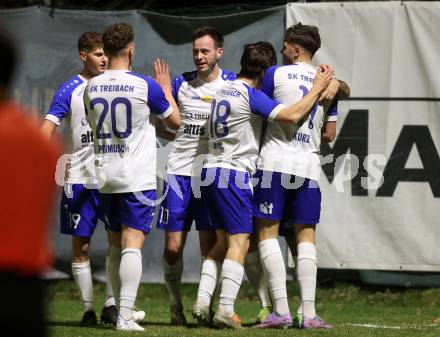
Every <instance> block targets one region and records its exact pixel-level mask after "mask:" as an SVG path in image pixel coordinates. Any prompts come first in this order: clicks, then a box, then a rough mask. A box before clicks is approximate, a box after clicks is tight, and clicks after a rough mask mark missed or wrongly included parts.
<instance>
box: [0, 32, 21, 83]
mask: <svg viewBox="0 0 440 337" xmlns="http://www.w3.org/2000/svg"><path fill="white" fill-rule="evenodd" d="M10 36H11V33H10V32H8V31H7V30H6V29H5V28H4V27H3V26H0V49H1V53H0V88H2V89H7V88H9V86H10V84H11V81H12V77H13V75H14V71H15V67H16V65H17V61H18V60H17V59H18V52H17V47H16V45H15V42H14V41H13V40H12V38H11V37H10Z"/></svg>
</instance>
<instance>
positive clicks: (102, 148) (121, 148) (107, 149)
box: [98, 144, 130, 153]
mask: <svg viewBox="0 0 440 337" xmlns="http://www.w3.org/2000/svg"><path fill="white" fill-rule="evenodd" d="M98 152H99V153H128V152H130V147H129V146H128V144H104V145H99V146H98Z"/></svg>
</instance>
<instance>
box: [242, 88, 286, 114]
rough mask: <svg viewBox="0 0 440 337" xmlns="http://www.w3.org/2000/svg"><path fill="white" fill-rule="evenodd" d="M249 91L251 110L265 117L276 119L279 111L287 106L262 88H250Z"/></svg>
mask: <svg viewBox="0 0 440 337" xmlns="http://www.w3.org/2000/svg"><path fill="white" fill-rule="evenodd" d="M248 92H249V107H250V110H251V112H252V113H254V114H256V115H259V116H261V117H263V118H266V119H269V120H274V119H275V117H276V115H277V114H278V112H279V111H280V110H281V109H283V108H284V107H285V106H284V105H282V104H280V103H278V102H277V101H275V100H273V99H271V98H269V97H268V96H267V95H266V94H265V93H264V92H262V91H260V90H256V89H254V88H248Z"/></svg>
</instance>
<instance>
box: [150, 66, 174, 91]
mask: <svg viewBox="0 0 440 337" xmlns="http://www.w3.org/2000/svg"><path fill="white" fill-rule="evenodd" d="M154 79H155V80H156V82H157V83H159V85H160V86H161V88H162V90H163V91H165V90H170V91H171V78H170V70H169V67H168V64H166V63H165V60H163V59H156V60H155V61H154Z"/></svg>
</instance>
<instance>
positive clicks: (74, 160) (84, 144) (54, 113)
mask: <svg viewBox="0 0 440 337" xmlns="http://www.w3.org/2000/svg"><path fill="white" fill-rule="evenodd" d="M86 85H87V80H86V79H85V78H84V77H82V76H81V75H76V76H74V77H72V78H71V79H70V80H68V81H67V82H65V83H64V84H63V85H62V86H61V87H60V88H58V90H57V92H56V93H55V96H54V98H53V100H52V104H51V106H50V108H49V111H48V112H47V115H46V119H47V120H50V121H51V122H53V123H55V124H56V125H60V124H61V123H62V122H63V120H64V121H65V123H66V130H65V134H66V140H65V141H66V150H67V153H68V154H70V156H69V158H68V160H67V163H66V172H65V181H66V182H68V183H71V184H93V183H94V182H95V181H94V177H95V173H94V167H93V163H94V153H93V133H92V129H91V128H90V126H89V123H88V122H87V119H86V114H85V109H84V101H83V94H84V89H85V87H86Z"/></svg>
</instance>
